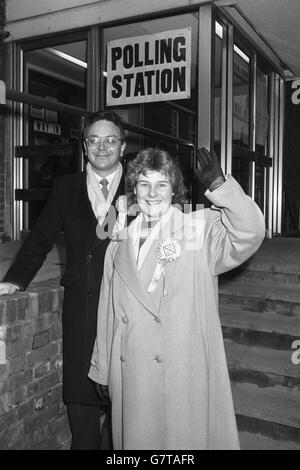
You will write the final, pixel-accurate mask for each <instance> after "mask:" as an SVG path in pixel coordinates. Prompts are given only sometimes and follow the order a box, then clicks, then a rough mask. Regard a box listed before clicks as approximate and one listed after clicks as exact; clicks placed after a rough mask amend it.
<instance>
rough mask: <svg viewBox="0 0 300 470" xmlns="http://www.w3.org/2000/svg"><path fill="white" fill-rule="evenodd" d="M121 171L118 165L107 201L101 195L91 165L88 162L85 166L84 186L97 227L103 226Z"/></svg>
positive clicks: (120, 166)
mask: <svg viewBox="0 0 300 470" xmlns="http://www.w3.org/2000/svg"><path fill="white" fill-rule="evenodd" d="M122 171H123V170H122V165H121V163H119V165H118V168H117V171H116V174H115V176H114V179H113V180H112V183H111V184H110V188H109V191H108V196H107V199H105V197H104V196H103V194H102V191H101V187H100V184H99V182H98V181H97V178H96V176H95V174H94V172H93V169H92V165H91V164H90V162H88V163H87V165H86V184H87V192H88V197H89V200H90V203H91V206H92V209H93V211H94V214H95V216H96V219H97V220H98V223H99V225H102V224H103V222H104V219H105V216H106V214H107V212H108V210H109V208H110V206H111V203H112V201H113V198H114V197H115V194H116V192H117V189H118V186H119V183H120V180H121V176H122Z"/></svg>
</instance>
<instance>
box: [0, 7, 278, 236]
mask: <svg viewBox="0 0 300 470" xmlns="http://www.w3.org/2000/svg"><path fill="white" fill-rule="evenodd" d="M225 3H226V2H225ZM49 5H50V7H49ZM6 19H7V24H6V31H7V34H8V33H9V36H8V37H6V38H5V50H6V54H7V64H6V74H5V82H6V89H7V90H6V98H7V102H6V105H5V107H2V108H3V109H4V108H5V111H4V112H3V113H2V114H1V123H3V126H4V125H5V138H4V139H3V145H4V149H3V150H4V152H3V153H4V157H3V158H2V161H1V162H0V184H1V187H0V198H1V205H0V223H2V226H1V227H0V231H1V232H2V236H3V238H5V237H7V238H9V239H19V238H22V235H23V234H24V233H26V231H27V230H29V229H31V228H32V226H33V224H34V222H35V220H36V218H37V217H38V214H39V213H40V211H41V208H42V206H43V204H44V202H45V200H46V199H47V197H48V194H49V190H50V189H51V186H52V183H53V179H54V178H55V177H57V176H59V175H62V174H65V173H69V172H74V171H78V170H80V169H82V168H83V163H84V162H83V156H82V148H81V140H80V135H81V129H82V122H83V117H84V116H85V114H86V113H88V112H93V111H95V110H98V109H104V108H111V109H114V110H115V111H117V112H118V113H119V114H120V115H121V116H122V118H123V120H124V122H125V123H126V128H127V140H128V143H127V149H126V150H127V154H126V156H125V159H126V160H127V161H128V160H129V159H130V158H132V156H134V155H135V154H136V153H137V152H138V151H139V149H140V148H142V147H145V146H151V145H157V146H160V147H164V148H167V149H168V150H169V151H170V153H171V154H172V155H173V157H174V158H175V159H176V160H177V162H178V163H179V165H180V166H181V169H182V171H183V174H184V178H185V183H186V186H187V188H188V190H189V197H190V202H191V203H192V204H193V205H195V204H197V203H203V204H206V203H207V201H205V198H204V196H203V188H201V187H199V183H198V182H197V181H196V180H195V178H194V176H193V168H194V167H195V166H196V149H197V148H198V147H202V146H205V147H208V148H214V149H215V151H216V152H217V154H218V156H219V158H220V160H221V164H222V167H223V170H224V172H225V173H230V174H232V175H233V176H234V177H235V178H236V179H237V180H238V181H239V182H240V184H241V185H242V186H243V188H244V189H245V191H246V192H247V193H248V194H249V195H250V196H251V197H252V198H253V199H255V200H256V202H257V203H258V205H259V206H260V208H261V210H262V211H263V214H264V216H265V220H266V227H267V234H266V235H267V237H268V238H272V237H273V236H275V235H278V234H280V233H281V227H282V151H283V113H284V72H283V69H282V65H281V62H280V59H279V58H278V56H277V55H276V53H275V52H274V51H273V50H272V49H271V48H270V47H269V46H268V44H267V43H266V42H265V41H264V40H263V38H262V37H261V36H260V35H258V34H257V33H256V32H255V30H254V29H253V28H252V27H251V25H250V24H249V22H248V21H247V18H245V17H244V16H242V15H241V14H240V13H239V11H238V10H235V9H234V8H231V7H226V6H223V7H217V6H215V3H214V2H212V1H204V0H192V1H191V0H165V1H164V2H163V3H162V2H160V1H158V0H153V1H151V2H147V1H140V0H104V1H91V0H85V1H83V0H60V1H59V2H56V1H52V2H50V4H49V2H46V1H40V2H38V4H37V2H29V3H27V2H21V3H20V2H18V1H17V0H8V1H7V2H6ZM1 123H0V125H1ZM0 131H1V129H0ZM3 132H4V131H3ZM1 145H2V143H1ZM4 162H5V165H4ZM125 163H126V161H125ZM1 165H2V166H1ZM4 172H5V178H4V177H3V176H2V175H3V174H4ZM4 181H5V183H4ZM1 210H2V212H1ZM1 214H2V215H1Z"/></svg>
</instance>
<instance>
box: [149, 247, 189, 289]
mask: <svg viewBox="0 0 300 470" xmlns="http://www.w3.org/2000/svg"><path fill="white" fill-rule="evenodd" d="M180 255H181V246H180V244H179V243H178V241H177V240H173V239H171V238H169V239H167V240H163V241H162V242H161V243H160V244H159V246H158V247H157V249H156V256H157V258H158V263H157V265H156V268H155V270H154V273H153V276H152V279H151V282H150V284H149V287H148V292H150V293H151V292H154V291H155V289H156V287H157V283H158V281H159V279H160V276H161V275H163V276H164V288H163V294H164V295H167V290H166V287H165V265H166V263H172V262H173V261H176V259H177V258H179V256H180Z"/></svg>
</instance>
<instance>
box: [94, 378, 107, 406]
mask: <svg viewBox="0 0 300 470" xmlns="http://www.w3.org/2000/svg"><path fill="white" fill-rule="evenodd" d="M95 388H96V391H97V393H98V395H99V397H100V400H101V401H103V402H109V393H108V386H107V385H102V384H98V383H95Z"/></svg>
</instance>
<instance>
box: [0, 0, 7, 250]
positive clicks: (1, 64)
mask: <svg viewBox="0 0 300 470" xmlns="http://www.w3.org/2000/svg"><path fill="white" fill-rule="evenodd" d="M4 25H5V0H0V32H1V31H2V30H3V28H4ZM5 54H6V51H5V45H4V44H3V42H2V36H1V34H0V80H4V79H5ZM2 108H3V107H2ZM3 232H4V114H3V113H2V112H1V106H0V242H1V235H2V233H3Z"/></svg>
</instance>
